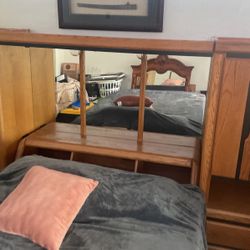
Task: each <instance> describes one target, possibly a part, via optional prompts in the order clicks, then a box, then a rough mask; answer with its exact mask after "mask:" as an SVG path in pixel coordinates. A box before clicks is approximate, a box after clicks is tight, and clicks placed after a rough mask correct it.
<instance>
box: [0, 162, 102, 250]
mask: <svg viewBox="0 0 250 250" xmlns="http://www.w3.org/2000/svg"><path fill="white" fill-rule="evenodd" d="M97 185H98V182H97V181H94V180H92V179H88V178H84V177H80V176H77V175H72V174H67V173H63V172H59V171H56V170H51V169H47V168H45V167H41V166H34V167H32V168H31V169H30V170H29V171H28V172H27V173H26V174H25V176H24V178H23V180H22V181H21V182H20V184H19V185H18V186H17V187H16V189H15V190H14V191H13V192H12V193H10V195H9V196H8V197H7V198H6V199H5V200H4V201H3V203H2V204H1V205H0V231H2V232H5V233H10V234H15V235H19V236H23V237H26V238H28V239H30V240H31V241H33V242H34V243H37V244H38V245H40V246H42V247H44V248H46V249H49V250H58V249H59V247H60V245H61V243H62V241H63V239H64V237H65V235H66V233H67V231H68V229H69V227H70V225H71V224H72V222H73V220H74V218H75V217H76V215H77V214H78V212H79V210H80V209H81V207H82V205H83V204H84V202H85V201H86V199H87V197H88V196H89V194H90V193H91V192H92V191H93V190H94V189H95V187H96V186H97Z"/></svg>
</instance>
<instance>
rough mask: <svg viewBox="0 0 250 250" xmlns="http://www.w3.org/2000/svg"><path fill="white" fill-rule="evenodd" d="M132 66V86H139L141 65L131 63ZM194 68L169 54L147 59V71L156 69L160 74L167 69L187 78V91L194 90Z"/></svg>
mask: <svg viewBox="0 0 250 250" xmlns="http://www.w3.org/2000/svg"><path fill="white" fill-rule="evenodd" d="M131 67H132V70H133V73H132V84H131V88H132V89H134V88H139V87H140V77H141V65H131ZM193 68H194V67H193V66H186V65H185V64H184V63H182V62H181V61H178V60H177V59H173V58H169V57H168V56H167V55H159V56H158V57H156V58H153V59H149V60H148V61H147V72H149V71H156V72H157V73H158V74H164V73H165V72H167V71H172V72H174V73H176V74H177V75H179V76H181V77H183V78H185V87H184V89H185V91H191V90H192V87H191V86H190V78H191V73H192V70H193Z"/></svg>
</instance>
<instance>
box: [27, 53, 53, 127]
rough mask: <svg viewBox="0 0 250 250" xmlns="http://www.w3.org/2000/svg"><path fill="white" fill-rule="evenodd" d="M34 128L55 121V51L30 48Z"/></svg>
mask: <svg viewBox="0 0 250 250" xmlns="http://www.w3.org/2000/svg"><path fill="white" fill-rule="evenodd" d="M30 65H31V81H32V95H33V97H32V98H33V99H32V103H33V110H34V112H33V119H34V128H35V129H36V128H38V127H40V126H41V125H43V124H46V123H48V122H51V121H54V120H55V115H56V110H55V107H56V100H55V91H56V90H55V77H54V64H53V50H52V49H39V48H30Z"/></svg>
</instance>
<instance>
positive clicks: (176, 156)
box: [25, 123, 198, 168]
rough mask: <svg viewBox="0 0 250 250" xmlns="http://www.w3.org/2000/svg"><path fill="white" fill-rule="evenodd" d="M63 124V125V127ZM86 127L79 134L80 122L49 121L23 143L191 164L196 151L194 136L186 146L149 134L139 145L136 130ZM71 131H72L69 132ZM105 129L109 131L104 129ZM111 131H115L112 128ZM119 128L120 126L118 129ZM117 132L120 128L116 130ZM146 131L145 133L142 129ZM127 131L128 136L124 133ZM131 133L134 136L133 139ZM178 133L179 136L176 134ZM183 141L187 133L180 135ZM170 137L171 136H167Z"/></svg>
mask: <svg viewBox="0 0 250 250" xmlns="http://www.w3.org/2000/svg"><path fill="white" fill-rule="evenodd" d="M64 128H66V129H65V130H64ZM92 128H93V127H90V126H89V127H88V136H87V137H86V138H81V136H80V133H79V132H80V126H78V125H71V124H62V123H51V124H48V125H46V126H45V127H43V128H41V129H39V130H37V131H36V132H34V133H33V134H31V135H30V136H28V137H27V139H26V141H25V145H26V146H30V147H40V148H47V149H54V150H66V151H74V152H79V153H89V154H96V155H103V156H111V157H115V158H123V159H132V160H143V161H149V162H158V163H163V164H170V165H175V166H183V167H188V168H191V165H192V160H193V159H194V158H195V155H196V148H195V147H194V146H193V145H196V140H198V139H196V138H188V140H189V141H190V142H191V143H190V145H189V146H182V145H177V144H171V142H170V143H169V142H168V140H166V141H163V140H162V141H160V142H158V138H155V139H154V138H153V137H152V136H153V135H152V134H153V133H152V134H151V135H150V136H151V137H150V140H149V141H146V137H145V138H144V140H143V143H142V144H141V145H138V144H137V132H136V131H123V133H122V135H121V133H119V134H120V135H119V134H118V136H116V132H117V130H116V129H107V128H101V127H100V128H99V127H98V128H94V129H93V130H92ZM69 131H71V132H69ZM105 131H109V133H106V132H105ZM113 131H114V134H112V132H113ZM118 131H119V130H118ZM119 132H120V131H119ZM145 134H147V133H146V132H145ZM126 135H130V136H126ZM132 136H133V137H134V139H132ZM176 137H178V136H176ZM182 138H183V141H184V143H185V141H186V142H187V140H186V137H182V136H179V140H182ZM170 141H171V140H170Z"/></svg>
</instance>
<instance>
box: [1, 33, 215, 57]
mask: <svg viewBox="0 0 250 250" xmlns="http://www.w3.org/2000/svg"><path fill="white" fill-rule="evenodd" d="M0 44H7V45H19V46H24V45H25V46H34V47H53V48H68V49H81V50H100V51H105V50H106V51H107V50H108V51H130V52H137V53H144V52H147V53H155V52H167V51H168V52H175V53H185V54H188V53H191V54H192V53H194V54H199V53H200V54H207V55H212V53H213V48H214V41H191V40H162V39H134V38H111V37H88V36H74V35H53V34H39V33H32V32H31V33H27V32H9V31H0Z"/></svg>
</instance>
